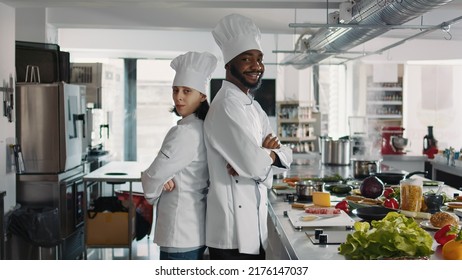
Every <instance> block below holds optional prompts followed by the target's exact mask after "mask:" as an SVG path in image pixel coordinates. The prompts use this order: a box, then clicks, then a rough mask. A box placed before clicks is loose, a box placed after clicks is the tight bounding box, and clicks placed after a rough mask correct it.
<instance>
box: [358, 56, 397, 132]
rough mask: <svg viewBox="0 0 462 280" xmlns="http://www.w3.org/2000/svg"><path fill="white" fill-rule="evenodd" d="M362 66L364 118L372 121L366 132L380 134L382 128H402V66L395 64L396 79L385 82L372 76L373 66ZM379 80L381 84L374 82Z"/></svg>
mask: <svg viewBox="0 0 462 280" xmlns="http://www.w3.org/2000/svg"><path fill="white" fill-rule="evenodd" d="M364 66H365V68H363V69H364V72H363V77H364V78H363V79H362V81H363V85H364V89H365V97H366V102H365V106H366V107H365V116H366V118H367V119H368V120H371V121H372V122H369V127H368V131H369V132H376V133H378V134H380V132H381V129H382V127H383V126H402V125H403V105H404V102H403V100H404V98H403V97H404V91H403V86H402V85H403V75H404V65H403V64H397V67H398V68H397V77H396V78H395V79H391V78H390V79H388V80H387V81H386V80H385V79H377V77H375V76H374V73H375V72H374V71H373V68H374V67H375V65H373V64H365V65H364ZM379 67H380V66H379ZM379 80H381V81H382V82H376V81H379Z"/></svg>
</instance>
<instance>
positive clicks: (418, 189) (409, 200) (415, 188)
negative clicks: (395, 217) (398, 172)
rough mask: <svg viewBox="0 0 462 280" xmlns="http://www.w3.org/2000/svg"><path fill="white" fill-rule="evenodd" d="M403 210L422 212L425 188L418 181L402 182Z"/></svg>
mask: <svg viewBox="0 0 462 280" xmlns="http://www.w3.org/2000/svg"><path fill="white" fill-rule="evenodd" d="M399 185H400V198H401V209H402V210H407V211H413V212H420V209H421V208H422V197H423V186H422V182H421V181H419V180H416V179H406V180H402V181H401V182H400V184H399Z"/></svg>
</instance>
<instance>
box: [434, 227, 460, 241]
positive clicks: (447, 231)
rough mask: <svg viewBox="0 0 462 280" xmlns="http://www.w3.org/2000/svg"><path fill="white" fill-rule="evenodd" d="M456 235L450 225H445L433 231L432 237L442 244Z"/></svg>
mask: <svg viewBox="0 0 462 280" xmlns="http://www.w3.org/2000/svg"><path fill="white" fill-rule="evenodd" d="M456 236H457V235H456V234H454V230H453V229H452V225H445V226H444V227H442V228H440V229H439V230H438V231H437V232H435V236H434V238H435V240H436V242H438V244H441V245H444V244H446V243H447V242H448V241H451V240H453V239H455V238H456Z"/></svg>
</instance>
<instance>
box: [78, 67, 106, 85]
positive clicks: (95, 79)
mask: <svg viewBox="0 0 462 280" xmlns="http://www.w3.org/2000/svg"><path fill="white" fill-rule="evenodd" d="M101 70H102V64H101V63H72V64H71V83H72V84H81V85H87V86H95V87H101Z"/></svg>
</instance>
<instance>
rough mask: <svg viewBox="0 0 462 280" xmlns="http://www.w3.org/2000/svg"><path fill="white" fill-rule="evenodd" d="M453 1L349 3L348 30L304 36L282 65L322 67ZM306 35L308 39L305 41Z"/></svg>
mask: <svg viewBox="0 0 462 280" xmlns="http://www.w3.org/2000/svg"><path fill="white" fill-rule="evenodd" d="M450 2H452V0H401V1H398V0H394V1H380V0H359V1H356V2H354V1H349V3H351V9H350V11H349V12H351V17H350V19H349V20H342V21H343V22H342V24H345V26H346V27H322V28H320V29H319V30H318V31H317V32H315V33H314V34H312V35H310V36H307V34H302V35H301V36H300V38H299V40H298V41H297V44H296V46H295V48H296V50H295V51H294V53H293V54H289V55H286V57H285V59H284V60H283V61H282V62H281V63H280V64H281V65H292V66H293V67H295V68H297V69H304V68H307V67H309V66H312V65H315V64H318V63H320V62H321V61H322V60H324V59H326V58H329V57H331V56H332V55H334V54H340V53H346V52H347V51H348V50H349V49H351V48H353V47H356V46H358V45H360V44H363V43H365V42H367V41H369V40H371V39H373V38H376V37H378V36H380V35H382V34H384V33H386V32H388V31H389V30H390V29H389V28H387V26H391V25H393V26H396V25H401V24H403V23H406V22H408V21H410V20H413V19H415V18H417V17H419V16H421V15H423V14H425V13H426V12H428V11H431V10H434V9H437V8H439V7H441V6H443V5H446V4H448V3H450ZM326 26H328V25H326ZM337 26H338V25H337ZM355 26H357V27H358V28H355ZM369 26H370V27H371V28H368V27H369ZM382 26H383V28H381V27H382ZM364 27H365V28H364ZM304 36H307V37H308V38H302V37H304Z"/></svg>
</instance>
